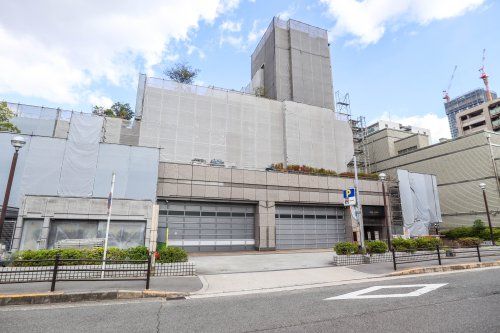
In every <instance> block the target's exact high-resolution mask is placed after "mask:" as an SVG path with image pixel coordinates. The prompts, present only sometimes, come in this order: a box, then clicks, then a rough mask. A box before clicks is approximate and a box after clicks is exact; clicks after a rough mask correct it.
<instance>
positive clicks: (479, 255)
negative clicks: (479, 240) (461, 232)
mask: <svg viewBox="0 0 500 333" xmlns="http://www.w3.org/2000/svg"><path fill="white" fill-rule="evenodd" d="M476 249H477V259H479V262H481V252H480V251H479V245H476Z"/></svg>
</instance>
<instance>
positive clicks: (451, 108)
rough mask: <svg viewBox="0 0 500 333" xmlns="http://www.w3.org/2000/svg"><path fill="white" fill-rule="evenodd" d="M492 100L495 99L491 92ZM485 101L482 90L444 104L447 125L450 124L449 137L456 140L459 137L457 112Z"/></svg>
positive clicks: (494, 94)
mask: <svg viewBox="0 0 500 333" xmlns="http://www.w3.org/2000/svg"><path fill="white" fill-rule="evenodd" d="M491 95H492V97H493V99H496V98H497V94H496V93H495V92H493V91H492V92H491ZM486 101H487V96H486V90H484V89H483V88H480V89H475V90H472V91H469V92H468V93H465V94H463V95H461V96H458V97H455V98H454V99H452V100H451V101H449V102H446V103H444V108H445V111H446V115H447V116H448V123H449V124H450V132H451V137H452V138H456V137H458V135H459V131H458V127H457V119H456V115H457V113H458V112H460V111H463V110H467V109H470V108H473V107H475V106H478V105H480V104H483V103H484V102H486Z"/></svg>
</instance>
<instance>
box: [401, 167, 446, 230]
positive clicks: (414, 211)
mask: <svg viewBox="0 0 500 333" xmlns="http://www.w3.org/2000/svg"><path fill="white" fill-rule="evenodd" d="M398 180H399V193H400V197H401V208H402V210H403V221H404V227H405V228H406V229H407V230H408V232H409V235H410V236H425V235H428V234H429V226H430V225H431V224H433V223H441V222H442V221H443V220H442V218H441V208H440V206H439V196H438V191H437V182H436V176H434V175H428V174H421V173H413V172H408V171H407V170H401V169H398Z"/></svg>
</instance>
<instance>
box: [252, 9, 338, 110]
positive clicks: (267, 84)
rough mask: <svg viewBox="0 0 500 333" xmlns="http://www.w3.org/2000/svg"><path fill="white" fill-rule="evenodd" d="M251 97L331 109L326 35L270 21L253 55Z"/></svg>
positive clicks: (295, 24)
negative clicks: (256, 95)
mask: <svg viewBox="0 0 500 333" xmlns="http://www.w3.org/2000/svg"><path fill="white" fill-rule="evenodd" d="M251 72H252V83H251V90H253V92H254V93H256V94H258V95H261V96H266V97H269V98H272V99H276V100H278V101H294V102H299V103H304V104H309V105H314V106H319V107H324V108H328V109H332V110H333V108H334V105H333V83H332V67H331V62H330V49H329V44H328V32H327V31H326V30H324V29H321V28H317V27H313V26H311V25H308V24H305V23H302V22H299V21H295V20H291V19H290V20H288V21H284V20H281V19H279V18H277V17H275V18H273V20H272V21H271V24H270V25H269V27H268V28H267V31H266V32H265V34H264V36H263V37H262V39H261V41H260V42H259V44H258V45H257V47H256V49H255V51H254V52H253V53H252V69H251Z"/></svg>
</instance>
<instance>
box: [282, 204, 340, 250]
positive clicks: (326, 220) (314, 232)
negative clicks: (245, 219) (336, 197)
mask: <svg viewBox="0 0 500 333" xmlns="http://www.w3.org/2000/svg"><path fill="white" fill-rule="evenodd" d="M275 217H276V248H277V249H309V248H312V249H322V248H330V247H332V246H333V245H334V244H335V243H337V242H341V241H344V240H345V219H344V208H337V207H315V206H277V207H276V215H275Z"/></svg>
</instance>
